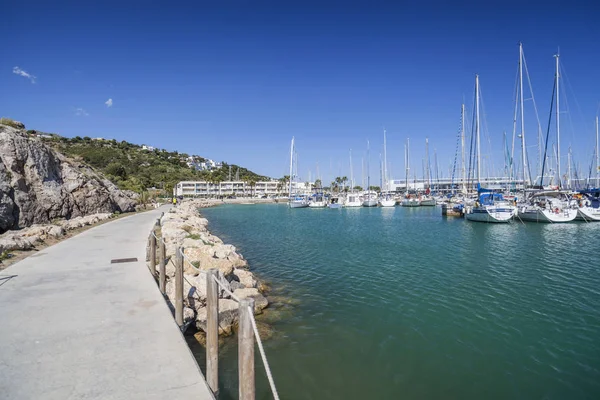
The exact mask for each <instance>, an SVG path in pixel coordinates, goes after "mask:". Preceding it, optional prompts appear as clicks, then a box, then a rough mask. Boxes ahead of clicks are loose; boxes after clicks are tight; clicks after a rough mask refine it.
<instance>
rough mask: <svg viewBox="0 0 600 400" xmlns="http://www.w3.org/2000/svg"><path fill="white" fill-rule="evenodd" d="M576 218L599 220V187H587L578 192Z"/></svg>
mask: <svg viewBox="0 0 600 400" xmlns="http://www.w3.org/2000/svg"><path fill="white" fill-rule="evenodd" d="M580 195H581V197H580V198H579V199H578V202H577V205H578V209H577V218H576V219H578V220H582V221H600V189H589V190H585V191H582V192H581V193H580Z"/></svg>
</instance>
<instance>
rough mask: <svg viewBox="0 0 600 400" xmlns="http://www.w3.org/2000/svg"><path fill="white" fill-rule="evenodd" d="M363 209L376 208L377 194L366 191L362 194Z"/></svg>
mask: <svg viewBox="0 0 600 400" xmlns="http://www.w3.org/2000/svg"><path fill="white" fill-rule="evenodd" d="M362 205H363V207H376V206H377V192H374V191H373V190H367V191H366V192H363V201H362Z"/></svg>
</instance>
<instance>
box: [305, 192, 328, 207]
mask: <svg viewBox="0 0 600 400" xmlns="http://www.w3.org/2000/svg"><path fill="white" fill-rule="evenodd" d="M308 206H309V207H310V208H325V207H327V201H326V200H325V197H324V196H323V193H315V194H313V195H312V196H311V198H310V200H309V202H308Z"/></svg>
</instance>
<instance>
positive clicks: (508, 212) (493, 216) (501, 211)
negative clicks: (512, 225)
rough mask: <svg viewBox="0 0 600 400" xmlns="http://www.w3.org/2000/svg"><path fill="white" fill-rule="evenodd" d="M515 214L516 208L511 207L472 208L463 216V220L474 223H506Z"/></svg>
mask: <svg viewBox="0 0 600 400" xmlns="http://www.w3.org/2000/svg"><path fill="white" fill-rule="evenodd" d="M516 212H517V208H516V207H513V206H502V207H495V206H487V207H473V208H472V209H471V210H469V212H467V214H465V218H467V219H468V220H469V221H476V222H490V223H507V222H510V221H511V220H512V218H513V217H514V216H515V214H516Z"/></svg>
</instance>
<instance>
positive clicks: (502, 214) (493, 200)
mask: <svg viewBox="0 0 600 400" xmlns="http://www.w3.org/2000/svg"><path fill="white" fill-rule="evenodd" d="M479 133H480V124H479V76H477V75H475V140H476V142H475V144H476V146H477V147H476V149H477V155H476V159H475V162H476V165H477V195H478V199H477V201H475V204H474V205H473V206H469V207H467V208H466V213H465V218H466V219H468V220H469V221H478V222H510V220H511V219H512V218H513V217H514V216H515V214H516V212H517V208H516V207H515V206H514V205H513V204H512V203H510V202H509V201H506V200H504V197H503V196H502V194H501V193H494V192H493V191H492V190H488V189H482V188H481V185H480V183H479V180H480V179H479V177H480V168H481V167H480V166H481V154H480V152H479V149H480V141H479V139H480V135H479Z"/></svg>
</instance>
